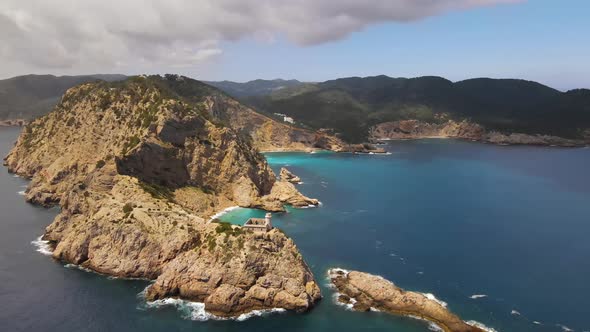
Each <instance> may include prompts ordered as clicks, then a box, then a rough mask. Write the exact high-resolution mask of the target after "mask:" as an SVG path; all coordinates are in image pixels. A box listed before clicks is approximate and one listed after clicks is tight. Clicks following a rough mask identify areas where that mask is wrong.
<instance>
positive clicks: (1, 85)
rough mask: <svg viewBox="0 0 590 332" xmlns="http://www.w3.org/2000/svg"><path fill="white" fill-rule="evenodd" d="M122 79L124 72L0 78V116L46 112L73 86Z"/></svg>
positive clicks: (31, 115) (28, 116)
mask: <svg viewBox="0 0 590 332" xmlns="http://www.w3.org/2000/svg"><path fill="white" fill-rule="evenodd" d="M122 79H125V76H124V75H86V76H53V75H26V76H18V77H13V78H9V79H5V80H0V120H7V119H11V120H12V119H24V120H31V119H34V118H36V117H39V116H41V115H44V114H46V113H47V112H49V111H50V110H51V109H52V108H53V107H54V106H55V105H56V104H57V103H58V101H59V98H61V96H62V95H63V94H64V92H66V90H67V89H69V88H71V87H73V86H76V85H78V84H82V83H88V82H94V81H97V80H103V81H118V80H122Z"/></svg>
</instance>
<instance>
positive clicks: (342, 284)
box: [328, 269, 485, 332]
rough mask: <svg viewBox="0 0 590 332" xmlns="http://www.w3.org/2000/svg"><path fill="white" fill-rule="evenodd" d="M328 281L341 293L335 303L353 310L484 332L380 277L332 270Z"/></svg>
mask: <svg viewBox="0 0 590 332" xmlns="http://www.w3.org/2000/svg"><path fill="white" fill-rule="evenodd" d="M328 275H329V277H330V281H331V283H332V285H333V286H334V287H335V288H336V290H337V291H338V292H339V293H340V294H339V296H338V299H337V301H339V302H341V303H343V304H346V305H349V306H350V307H351V308H352V309H353V310H355V311H369V310H379V311H384V312H387V313H390V314H394V315H404V316H414V317H419V318H421V319H424V320H427V321H430V322H432V323H434V324H436V326H438V327H439V328H441V329H442V330H444V331H445V332H483V331H485V330H484V329H482V328H480V327H479V326H476V325H477V323H475V322H473V323H472V322H469V323H467V322H464V321H463V320H461V319H460V318H459V317H457V316H456V315H455V314H453V313H451V312H450V311H449V310H448V309H447V308H446V307H445V306H444V305H442V304H441V303H439V301H437V300H436V299H434V298H431V297H428V296H426V295H424V294H421V293H416V292H409V291H405V290H403V289H401V288H399V287H397V286H396V285H394V284H393V283H392V282H390V281H388V280H385V279H383V278H382V277H380V276H375V275H371V274H368V273H364V272H358V271H346V270H342V269H331V270H329V271H328Z"/></svg>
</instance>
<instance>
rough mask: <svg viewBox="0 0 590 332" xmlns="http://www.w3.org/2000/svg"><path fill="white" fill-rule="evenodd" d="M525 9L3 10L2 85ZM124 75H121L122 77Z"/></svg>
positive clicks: (405, 1)
mask: <svg viewBox="0 0 590 332" xmlns="http://www.w3.org/2000/svg"><path fill="white" fill-rule="evenodd" d="M520 1H521V0H290V1H289V0H199V1H197V0H161V1H158V0H116V1H115V0H100V1H80V0H52V1H47V0H2V2H1V3H0V38H1V39H0V40H2V43H1V45H0V76H5V74H6V73H8V72H10V71H11V70H14V69H15V68H18V69H19V70H29V71H34V70H62V71H68V70H78V71H89V70H99V71H100V70H103V71H104V70H108V69H107V68H113V67H115V66H118V68H122V69H124V68H125V67H138V66H142V65H143V66H145V67H149V66H153V67H157V68H170V67H179V66H180V67H186V66H194V65H198V64H201V63H203V62H206V61H207V60H209V59H212V58H215V57H216V56H218V55H219V54H221V53H222V50H221V48H220V46H219V45H220V43H221V42H223V41H235V40H240V39H243V38H248V37H250V38H253V39H255V40H267V41H272V40H275V39H276V38H278V37H280V36H285V37H286V38H288V39H289V40H290V41H292V42H294V43H296V44H299V45H302V46H305V45H314V44H320V43H324V42H329V41H333V40H338V39H342V38H345V37H346V36H348V35H349V34H351V33H353V32H355V31H360V30H362V29H364V28H365V27H367V26H369V25H371V24H377V23H383V22H408V21H414V20H418V19H422V18H425V17H429V16H433V15H439V14H442V13H445V12H448V11H454V10H465V9H470V8H474V7H480V6H486V5H494V4H501V3H514V2H520ZM115 71H116V70H115Z"/></svg>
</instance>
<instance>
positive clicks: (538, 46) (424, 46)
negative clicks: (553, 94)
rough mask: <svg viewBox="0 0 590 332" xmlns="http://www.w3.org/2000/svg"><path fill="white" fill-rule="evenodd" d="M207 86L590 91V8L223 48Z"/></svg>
mask: <svg viewBox="0 0 590 332" xmlns="http://www.w3.org/2000/svg"><path fill="white" fill-rule="evenodd" d="M190 74H192V75H194V76H204V77H205V78H206V79H214V80H218V79H228V80H235V81H247V80H251V79H255V78H266V79H272V78H296V79H299V80H305V81H323V80H327V79H333V78H337V77H346V76H371V75H379V74H385V75H389V76H394V77H398V76H400V77H414V76H423V75H438V76H443V77H446V78H449V79H451V80H454V81H455V80H462V79H465V78H471V77H482V76H485V77H496V78H523V79H529V80H535V81H539V82H542V83H544V84H547V85H549V86H552V87H555V88H558V89H562V90H564V89H571V88H577V87H585V88H590V1H587V0H568V1H557V0H530V1H527V2H525V3H520V4H510V5H497V6H493V7H484V8H477V9H471V10H467V11H462V12H451V13H447V14H443V15H439V16H434V17H429V18H425V19H422V20H420V21H416V22H410V23H386V24H379V25H376V26H371V27H369V28H367V29H365V30H363V31H361V32H356V33H353V34H352V35H350V36H349V37H348V38H345V39H343V40H339V41H333V42H329V43H326V44H320V45H316V46H298V45H295V44H293V43H290V42H289V41H287V40H285V38H280V37H279V38H277V40H276V41H275V42H271V43H268V42H261V41H256V40H253V39H245V40H241V41H239V42H225V43H224V52H223V54H222V55H221V56H220V57H219V58H218V59H216V60H215V61H213V62H212V63H209V64H208V66H207V68H206V69H203V68H201V70H200V71H197V72H192V73H190Z"/></svg>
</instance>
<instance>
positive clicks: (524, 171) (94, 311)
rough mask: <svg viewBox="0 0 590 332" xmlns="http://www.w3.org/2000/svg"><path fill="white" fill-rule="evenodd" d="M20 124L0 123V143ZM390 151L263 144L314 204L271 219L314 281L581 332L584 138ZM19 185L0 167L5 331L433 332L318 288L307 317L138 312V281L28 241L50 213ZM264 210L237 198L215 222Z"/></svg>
mask: <svg viewBox="0 0 590 332" xmlns="http://www.w3.org/2000/svg"><path fill="white" fill-rule="evenodd" d="M17 135H18V130H16V129H0V155H5V154H6V153H7V152H8V150H9V148H10V146H11V144H12V141H14V140H15V139H16V136H17ZM386 148H387V149H388V150H390V151H391V152H392V154H391V155H387V156H377V155H371V156H369V155H351V154H333V153H318V154H300V153H299V154H297V153H276V154H268V155H267V159H268V161H269V162H270V164H271V165H272V166H273V168H274V169H275V170H276V171H278V169H279V168H280V167H281V166H284V165H288V166H289V169H290V170H291V171H293V172H294V173H295V174H297V175H299V176H300V177H301V178H302V179H303V181H304V183H303V184H301V185H300V189H301V191H302V192H304V193H305V194H306V195H308V196H311V197H316V198H318V199H320V200H321V201H322V203H323V205H322V207H320V208H312V209H302V210H293V209H290V210H289V212H288V213H285V214H275V215H274V219H273V220H274V223H275V225H276V226H278V227H280V228H282V229H283V230H284V231H285V232H286V233H287V234H289V235H290V236H292V237H293V238H294V239H295V241H296V243H297V245H298V247H299V248H300V250H301V251H302V254H303V256H304V257H305V259H306V260H307V262H308V264H309V265H310V266H311V268H312V269H313V271H314V273H315V276H316V278H317V279H318V281H320V283H322V284H325V282H324V277H325V272H326V270H327V268H329V267H336V266H337V267H344V268H349V269H358V270H362V271H366V272H370V273H375V274H379V275H382V276H384V277H385V278H388V279H390V280H392V281H394V282H395V283H396V284H398V285H399V286H400V287H403V288H406V289H411V290H416V291H422V292H429V293H433V294H435V295H436V296H437V297H438V298H439V299H441V300H444V301H445V302H447V303H448V305H449V308H450V309H451V310H453V311H454V312H456V313H457V314H459V315H460V316H461V317H462V318H463V319H465V320H476V321H479V322H482V323H484V324H486V325H487V326H490V327H493V328H495V329H496V330H498V331H561V330H562V328H561V327H559V326H557V325H558V324H560V325H565V326H568V327H569V328H572V329H574V330H576V331H584V330H590V315H589V313H590V309H589V308H590V306H589V305H588V300H587V299H588V298H589V296H590V285H589V284H588V280H590V241H588V240H587V238H588V235H589V234H590V174H589V173H588V169H589V168H590V149H560V148H538V147H499V146H492V145H482V144H477V143H469V142H461V141H453V140H424V141H401V142H391V143H390V144H388V145H387V146H386ZM23 185H26V181H25V180H22V179H19V178H15V177H13V176H12V175H10V174H8V173H7V172H6V171H5V169H4V171H2V172H0V209H1V211H2V213H1V214H0V330H2V331H56V330H61V331H79V330H85V331H163V330H171V331H172V330H174V331H238V330H239V331H241V332H242V331H280V330H313V331H358V330H369V329H370V330H372V331H410V332H412V331H427V325H425V324H424V323H422V322H419V321H415V320H413V319H409V318H400V317H393V316H389V315H386V314H381V313H355V312H349V311H346V310H344V309H342V307H340V306H336V305H334V304H333V302H332V299H331V291H330V290H329V289H328V288H327V287H325V286H324V287H323V289H322V290H323V294H324V296H325V298H324V300H323V301H322V302H321V303H320V304H319V305H318V307H317V308H315V309H314V310H312V311H311V312H310V313H308V314H304V315H297V314H275V315H270V316H266V317H263V318H252V319H249V320H247V321H244V322H234V321H207V322H199V321H192V320H189V319H184V318H182V317H183V315H184V314H183V312H181V311H178V310H177V309H176V308H174V307H162V308H158V309H145V308H144V307H145V306H144V304H143V301H142V299H141V297H138V296H137V294H138V293H139V292H141V290H143V289H144V288H145V287H146V285H147V283H146V282H141V281H125V280H111V279H108V278H106V277H103V276H100V275H97V274H93V273H87V272H83V271H80V270H77V269H72V268H65V267H64V266H63V264H61V263H59V262H55V261H53V260H51V259H50V258H48V257H47V256H44V255H42V254H40V253H39V252H37V251H36V248H35V247H34V246H33V245H32V244H31V243H30V242H31V241H32V240H34V239H35V238H36V237H37V236H39V235H41V234H42V233H43V229H44V227H45V226H46V225H48V224H49V223H50V222H51V220H52V218H53V216H54V215H55V214H56V213H57V212H56V211H55V210H45V209H42V208H38V207H34V206H31V205H29V204H26V203H25V202H24V200H23V198H22V196H19V195H18V194H17V193H18V191H21V190H23V188H22V186H23ZM262 214H263V213H262V212H261V211H255V210H246V209H239V210H235V211H232V212H230V213H228V214H226V215H224V216H223V217H222V219H224V220H227V221H231V222H234V223H241V222H243V221H244V220H245V219H246V218H248V217H249V216H251V215H262ZM475 294H486V295H487V297H484V298H479V299H471V298H470V296H472V295H475ZM512 310H516V311H518V312H519V313H520V315H515V314H511V312H512ZM534 321H538V322H540V323H541V324H542V325H537V324H534V323H533V322H534Z"/></svg>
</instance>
